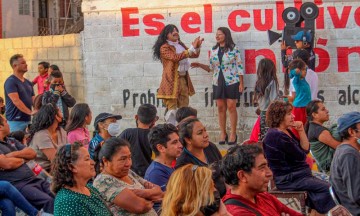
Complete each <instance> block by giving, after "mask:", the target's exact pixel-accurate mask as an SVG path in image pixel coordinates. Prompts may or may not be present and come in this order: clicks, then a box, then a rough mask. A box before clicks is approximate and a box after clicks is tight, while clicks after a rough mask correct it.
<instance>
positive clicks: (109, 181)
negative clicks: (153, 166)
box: [94, 137, 163, 216]
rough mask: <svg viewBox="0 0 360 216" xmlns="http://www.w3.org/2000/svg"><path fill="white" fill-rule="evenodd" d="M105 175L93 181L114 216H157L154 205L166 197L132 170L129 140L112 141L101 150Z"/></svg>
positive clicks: (115, 139)
mask: <svg viewBox="0 0 360 216" xmlns="http://www.w3.org/2000/svg"><path fill="white" fill-rule="evenodd" d="M98 158H100V159H101V161H97V163H98V162H101V163H102V165H103V166H102V167H103V169H102V173H100V174H99V175H98V176H97V177H96V179H95V180H94V187H95V188H96V189H98V191H99V192H100V193H101V195H102V197H103V198H104V199H105V201H106V203H107V205H108V206H109V207H110V210H111V212H112V213H113V214H114V215H122V216H126V215H135V214H139V215H140V214H141V215H144V216H157V213H156V212H155V210H154V209H153V208H152V207H153V202H156V201H160V200H161V199H162V197H163V192H162V190H161V188H160V187H159V186H157V185H154V184H152V183H150V182H148V181H146V180H144V179H143V178H141V177H140V176H138V175H137V174H135V173H134V172H132V171H131V170H130V167H131V152H130V148H129V143H128V142H127V141H126V140H123V139H120V138H117V137H112V138H109V139H108V140H106V141H105V143H104V145H103V146H102V147H101V150H100V153H99V157H98Z"/></svg>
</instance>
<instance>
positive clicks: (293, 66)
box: [289, 59, 306, 70]
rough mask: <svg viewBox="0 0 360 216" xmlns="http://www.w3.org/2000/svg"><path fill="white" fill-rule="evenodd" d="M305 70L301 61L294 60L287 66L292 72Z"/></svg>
mask: <svg viewBox="0 0 360 216" xmlns="http://www.w3.org/2000/svg"><path fill="white" fill-rule="evenodd" d="M305 68H306V64H305V62H304V61H303V60H301V59H294V60H292V61H291V62H290V64H289V69H290V70H293V69H299V70H302V69H305Z"/></svg>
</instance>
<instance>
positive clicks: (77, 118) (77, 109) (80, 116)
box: [65, 103, 91, 133]
mask: <svg viewBox="0 0 360 216" xmlns="http://www.w3.org/2000/svg"><path fill="white" fill-rule="evenodd" d="M90 114H91V110H90V107H89V105H88V104H86V103H78V104H75V106H74V107H73V108H72V109H71V112H70V116H69V120H68V123H67V125H66V128H65V130H66V131H67V132H68V133H69V132H70V131H72V130H75V129H76V128H81V127H83V126H84V125H85V120H86V117H87V116H89V115H90Z"/></svg>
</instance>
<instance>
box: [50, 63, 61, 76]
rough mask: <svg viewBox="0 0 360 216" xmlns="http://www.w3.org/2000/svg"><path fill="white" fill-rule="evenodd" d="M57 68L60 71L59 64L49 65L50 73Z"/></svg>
mask: <svg viewBox="0 0 360 216" xmlns="http://www.w3.org/2000/svg"><path fill="white" fill-rule="evenodd" d="M55 70H58V71H60V69H59V66H57V65H54V64H53V65H50V66H49V74H51V73H52V72H53V71H55Z"/></svg>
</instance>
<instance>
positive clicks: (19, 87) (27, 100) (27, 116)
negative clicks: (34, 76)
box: [4, 54, 35, 132]
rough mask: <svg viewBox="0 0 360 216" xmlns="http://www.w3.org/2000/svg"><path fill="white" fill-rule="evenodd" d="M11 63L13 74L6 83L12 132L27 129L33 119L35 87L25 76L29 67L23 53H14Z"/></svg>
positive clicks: (7, 115)
mask: <svg viewBox="0 0 360 216" xmlns="http://www.w3.org/2000/svg"><path fill="white" fill-rule="evenodd" d="M10 65H11V67H12V69H13V74H12V75H11V76H10V77H9V78H7V79H6V81H5V84H4V90H5V102H6V106H5V110H6V112H5V113H6V118H7V120H8V121H9V125H10V130H11V132H13V131H19V130H20V131H25V129H26V127H27V126H28V124H29V123H30V120H31V115H32V111H31V106H32V103H33V101H34V96H35V94H34V89H33V86H32V83H31V82H30V81H29V80H27V79H25V77H24V74H25V73H26V72H27V71H28V69H27V64H26V61H25V59H24V57H23V55H21V54H16V55H13V56H12V57H11V58H10Z"/></svg>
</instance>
